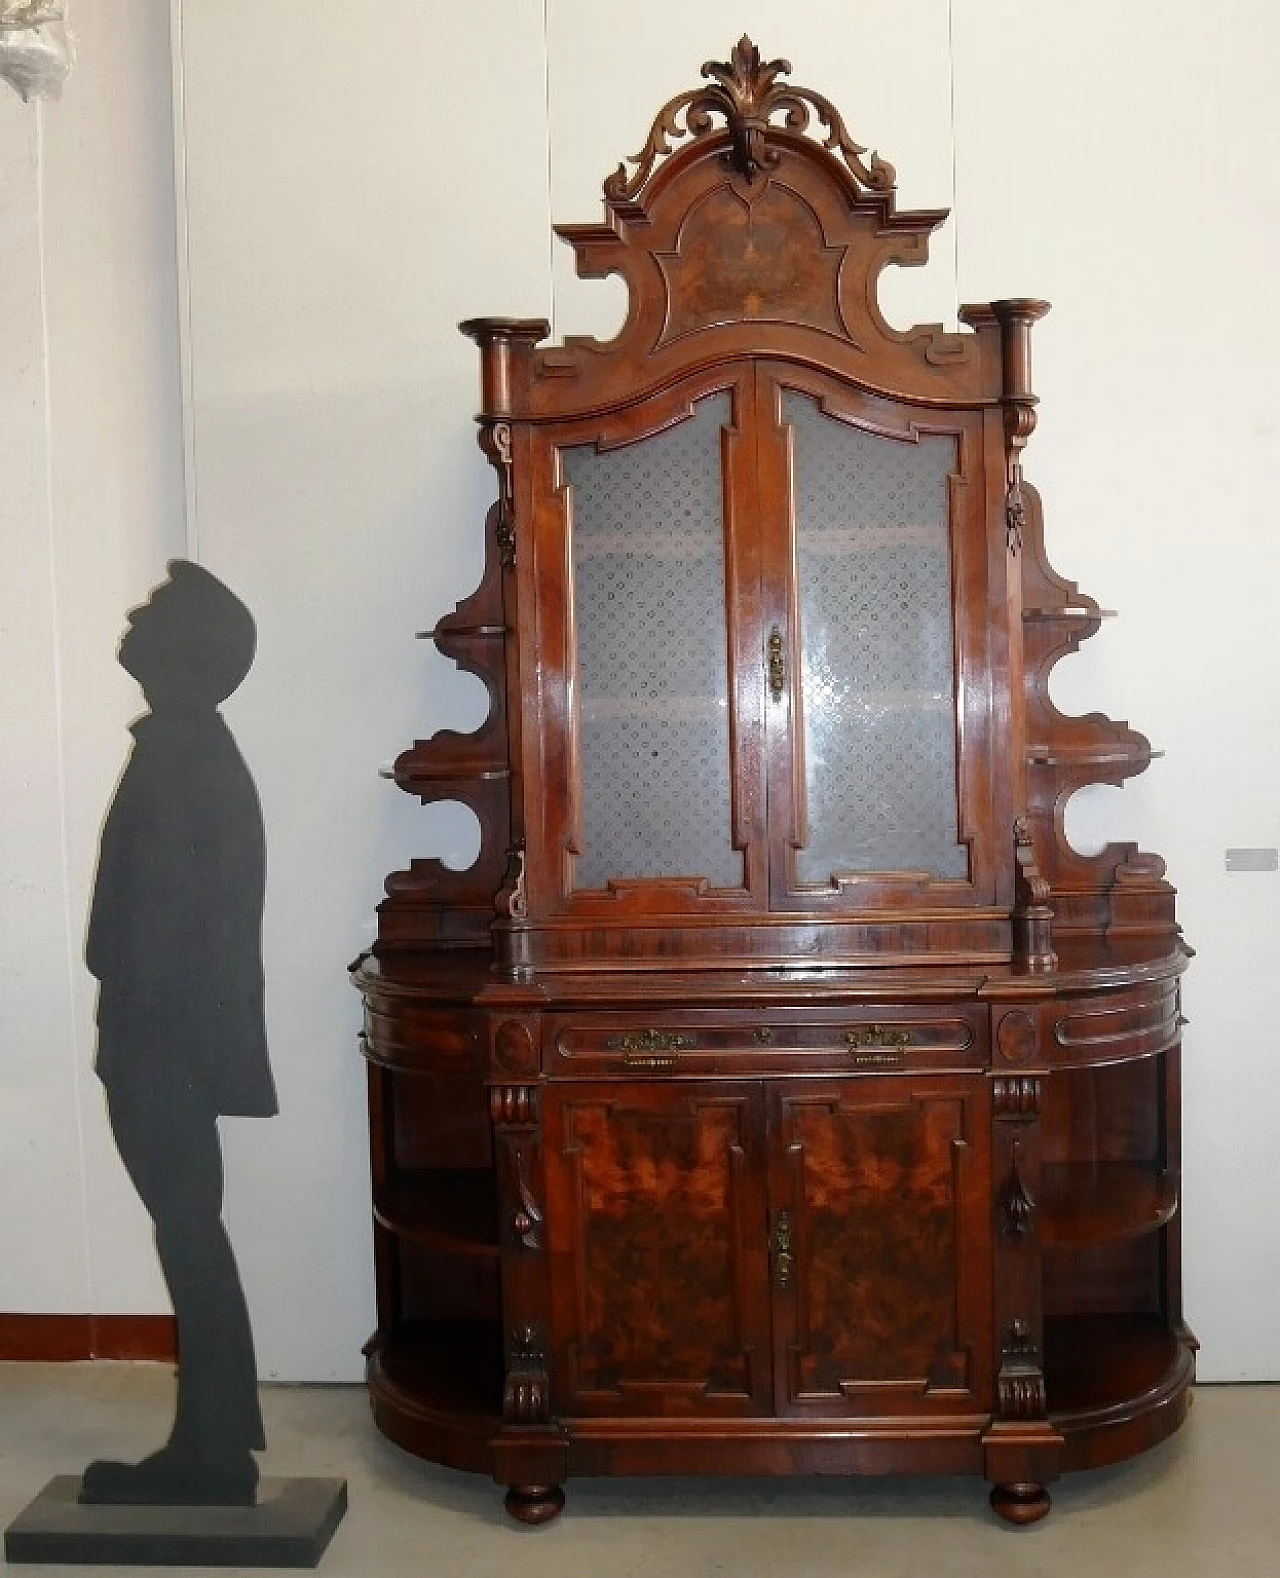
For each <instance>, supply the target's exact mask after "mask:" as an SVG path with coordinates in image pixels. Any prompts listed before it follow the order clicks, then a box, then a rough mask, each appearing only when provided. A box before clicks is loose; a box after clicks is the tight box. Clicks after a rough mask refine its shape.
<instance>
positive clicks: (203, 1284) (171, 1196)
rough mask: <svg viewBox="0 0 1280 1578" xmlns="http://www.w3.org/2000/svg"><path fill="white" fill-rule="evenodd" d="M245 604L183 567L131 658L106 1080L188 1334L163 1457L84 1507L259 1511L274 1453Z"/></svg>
mask: <svg viewBox="0 0 1280 1578" xmlns="http://www.w3.org/2000/svg"><path fill="white" fill-rule="evenodd" d="M256 640H257V632H256V629H255V626H254V622H253V618H252V616H251V614H250V613H249V610H248V609H247V608H246V607H245V606H244V604H243V603H241V602H240V600H239V599H238V598H237V597H236V596H235V595H234V594H233V593H232V592H230V591H229V590H228V589H227V587H225V586H224V585H223V584H222V582H221V581H219V580H218V579H217V578H216V577H215V576H213V575H210V574H209V572H208V571H207V570H204V569H201V568H200V566H199V565H195V564H191V563H189V562H187V561H186V560H181V559H177V560H174V561H172V562H171V563H170V564H169V566H168V579H167V580H166V581H164V582H163V583H162V584H161V585H160V586H158V587H156V588H155V590H154V591H153V592H152V593H151V595H150V597H149V598H148V599H147V601H146V603H144V604H143V605H142V606H141V607H140V608H136V609H134V610H133V611H132V613H130V615H129V617H128V626H127V629H126V631H125V633H124V636H123V638H122V639H121V642H120V648H119V652H118V659H119V662H120V665H121V667H122V668H124V669H125V671H126V672H127V673H129V674H131V675H132V676H133V677H134V679H136V680H137V681H138V683H139V685H140V686H141V687H142V691H143V695H144V696H145V698H146V701H147V705H148V707H149V709H150V710H149V711H148V712H147V713H145V714H144V715H143V716H142V717H141V718H139V719H138V720H137V721H136V722H135V723H133V724H132V725H131V727H130V732H131V733H132V734H133V738H134V744H133V747H132V750H131V751H130V753H129V757H128V760H127V762H126V765H125V769H124V773H123V775H122V777H121V779H120V783H119V787H118V788H117V790H116V794H115V798H114V800H113V801H112V804H111V808H110V811H109V812H108V814H107V818H106V822H105V824H104V827H103V832H102V844H101V848H100V851H99V856H98V871H97V878H96V881H95V884H94V892H93V905H92V909H91V912H90V916H89V929H88V937H87V941H86V947H85V961H86V963H87V964H88V966H89V969H90V970H91V971H92V973H93V974H94V975H95V976H96V977H97V978H98V981H99V982H100V988H99V993H98V1044H97V1061H96V1064H95V1067H96V1069H97V1073H98V1077H99V1078H100V1079H101V1081H102V1084H103V1086H104V1088H105V1090H106V1097H107V1107H108V1111H109V1114H110V1119H111V1130H112V1133H113V1135H114V1136H115V1141H116V1145H117V1147H118V1149H119V1152H120V1158H121V1160H122V1161H123V1163H124V1165H125V1167H126V1169H127V1170H128V1173H129V1177H130V1178H131V1179H132V1181H133V1184H134V1187H135V1188H136V1189H137V1191H138V1194H139V1195H140V1196H141V1198H142V1202H143V1204H144V1205H145V1206H146V1208H147V1210H148V1211H149V1212H150V1214H151V1217H152V1219H153V1221H154V1223H155V1236H156V1249H157V1251H158V1253H159V1258H160V1266H161V1270H162V1271H163V1273H164V1279H165V1282H166V1284H167V1286H168V1289H169V1296H170V1298H171V1299H172V1301H173V1309H174V1314H175V1316H176V1318H177V1327H178V1399H177V1411H176V1416H175V1419H174V1424H173V1429H172V1431H171V1433H170V1436H169V1440H168V1442H167V1443H166V1445H165V1446H164V1447H162V1448H161V1449H160V1450H159V1451H157V1452H155V1453H153V1454H152V1455H151V1456H150V1457H148V1458H146V1459H144V1460H143V1461H142V1462H141V1463H136V1464H134V1463H116V1462H109V1461H104V1462H97V1463H92V1464H90V1465H89V1467H88V1469H87V1470H86V1471H85V1474H84V1478H83V1482H82V1485H81V1489H80V1500H81V1501H87V1502H105V1503H135V1504H144V1505H156V1504H175V1505H204V1504H223V1503H225V1504H244V1505H248V1504H251V1503H252V1502H253V1501H254V1500H255V1497H256V1491H257V1482H258V1467H257V1463H256V1461H255V1459H254V1457H253V1453H254V1451H255V1450H260V1449H261V1448H262V1447H263V1446H264V1445H265V1440H264V1437H263V1428H262V1414H261V1410H260V1408H259V1404H258V1382H257V1368H256V1363H255V1358H254V1350H253V1334H252V1330H251V1328H250V1324H249V1312H248V1309H247V1307H246V1304H245V1298H244V1291H243V1288H242V1286H241V1283H240V1276H239V1273H238V1271H237V1269H236V1263H235V1259H234V1256H233V1254H232V1250H231V1244H230V1241H229V1239H228V1237H227V1233H226V1229H225V1228H224V1226H223V1223H222V1184H223V1174H222V1151H221V1145H220V1141H219V1136H218V1118H219V1116H220V1115H222V1114H224V1113H225V1114H236V1115H242V1116H250V1117H270V1116H272V1115H273V1114H274V1113H275V1112H276V1111H277V1105H276V1093H275V1085H274V1082H273V1080H272V1076H271V1067H270V1062H269V1060H268V1055H267V1039H266V1025H265V1019H264V1009H263V974H262V910H263V897H264V890H265V883H266V848H265V841H264V834H263V824H262V808H261V806H260V804H259V801H258V794H257V790H256V789H255V787H254V783H253V779H252V777H251V776H250V774H249V769H248V767H247V766H246V765H245V762H244V759H243V757H242V756H241V755H240V752H239V750H238V749H237V747H236V743H235V740H234V739H233V738H232V735H231V731H230V730H229V729H228V727H227V725H226V723H225V722H224V721H223V718H222V715H221V713H220V712H219V711H218V706H219V703H220V702H222V701H223V700H225V699H226V697H228V696H229V695H231V693H232V692H233V691H234V690H235V689H236V688H237V687H238V686H239V685H240V683H241V681H242V680H243V679H244V677H245V676H246V674H248V672H249V669H250V666H251V665H252V663H253V657H254V650H255V646H256Z"/></svg>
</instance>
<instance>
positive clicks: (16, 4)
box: [0, 0, 71, 103]
mask: <svg viewBox="0 0 1280 1578" xmlns="http://www.w3.org/2000/svg"><path fill="white" fill-rule="evenodd" d="M70 70H71V39H70V37H69V36H68V34H67V4H66V0H0V77H3V78H4V80H5V81H6V82H7V83H8V84H9V86H10V87H11V88H14V89H16V90H17V92H19V93H20V94H21V95H22V97H23V98H24V99H25V100H26V101H27V102H28V103H29V102H30V101H31V100H32V99H34V98H55V99H56V98H57V97H58V95H59V93H61V91H62V83H63V79H64V78H65V77H66V75H67V72H69V71H70Z"/></svg>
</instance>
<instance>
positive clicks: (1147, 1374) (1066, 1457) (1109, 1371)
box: [1044, 1315, 1196, 1472]
mask: <svg viewBox="0 0 1280 1578" xmlns="http://www.w3.org/2000/svg"><path fill="white" fill-rule="evenodd" d="M1044 1336H1045V1355H1044V1358H1045V1365H1044V1369H1045V1393H1046V1397H1047V1399H1048V1404H1049V1418H1050V1420H1051V1421H1052V1423H1053V1425H1054V1427H1055V1428H1056V1429H1057V1430H1059V1431H1061V1433H1062V1436H1063V1439H1064V1442H1065V1445H1064V1448H1063V1462H1062V1466H1063V1468H1064V1470H1066V1471H1067V1472H1072V1471H1074V1470H1076V1469H1085V1468H1101V1467H1103V1466H1105V1465H1106V1464H1108V1463H1119V1462H1122V1461H1123V1460H1124V1459H1125V1458H1128V1457H1133V1456H1135V1455H1136V1454H1137V1453H1139V1452H1143V1451H1145V1450H1146V1449H1147V1448H1148V1447H1152V1446H1155V1444H1156V1443H1157V1442H1158V1441H1163V1440H1164V1439H1165V1437H1166V1436H1170V1435H1172V1434H1173V1432H1174V1431H1175V1430H1176V1429H1177V1428H1178V1426H1179V1425H1180V1424H1181V1423H1182V1421H1183V1419H1185V1418H1186V1414H1187V1410H1188V1409H1189V1408H1190V1406H1191V1387H1192V1383H1193V1382H1194V1381H1195V1371H1196V1363H1195V1352H1194V1349H1193V1348H1192V1346H1191V1345H1190V1342H1189V1340H1187V1339H1186V1338H1184V1336H1183V1335H1182V1334H1181V1333H1180V1332H1178V1331H1176V1330H1174V1329H1172V1328H1171V1327H1170V1326H1169V1324H1168V1323H1167V1322H1166V1321H1165V1319H1164V1317H1163V1316H1160V1315H1070V1316H1058V1317H1050V1318H1049V1319H1047V1320H1046V1321H1045V1333H1044Z"/></svg>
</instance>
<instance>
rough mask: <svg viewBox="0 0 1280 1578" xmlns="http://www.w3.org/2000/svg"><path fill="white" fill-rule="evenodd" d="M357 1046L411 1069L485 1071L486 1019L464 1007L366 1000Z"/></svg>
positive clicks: (371, 1055)
mask: <svg viewBox="0 0 1280 1578" xmlns="http://www.w3.org/2000/svg"><path fill="white" fill-rule="evenodd" d="M360 1042H361V1049H362V1051H363V1052H364V1055H365V1057H366V1058H368V1059H369V1061H370V1062H371V1063H380V1064H382V1065H383V1066H384V1067H386V1068H394V1069H402V1070H404V1071H405V1072H406V1073H414V1072H429V1071H430V1072H437V1073H439V1072H453V1073H459V1074H461V1073H475V1074H479V1073H483V1071H484V1049H485V1020H484V1016H483V1015H482V1014H479V1013H476V1012H475V1011H473V1010H470V1009H463V1008H447V1009H441V1008H420V1007H418V1006H417V1005H416V1004H415V1005H412V1006H407V1007H406V1006H405V1005H402V1004H396V1005H395V1007H394V1009H393V1010H392V1011H390V1012H385V1013H384V1012H382V1011H380V1010H379V1009H378V1008H374V1007H372V1006H371V1005H370V1004H368V1003H366V1004H365V1010H364V1028H363V1031H362V1032H361V1036H360Z"/></svg>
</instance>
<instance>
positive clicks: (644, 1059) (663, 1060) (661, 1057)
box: [622, 1052, 680, 1068]
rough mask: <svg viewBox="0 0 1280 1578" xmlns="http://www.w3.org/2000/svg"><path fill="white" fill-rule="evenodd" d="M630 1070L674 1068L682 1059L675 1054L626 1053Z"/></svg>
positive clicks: (624, 1055)
mask: <svg viewBox="0 0 1280 1578" xmlns="http://www.w3.org/2000/svg"><path fill="white" fill-rule="evenodd" d="M622 1061H623V1062H624V1063H625V1064H626V1065H627V1067H628V1068H674V1067H675V1066H676V1064H677V1063H678V1062H679V1061H680V1059H679V1058H678V1057H677V1056H676V1055H675V1053H674V1052H624V1053H623V1054H622Z"/></svg>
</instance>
